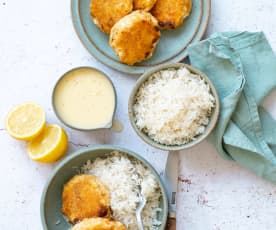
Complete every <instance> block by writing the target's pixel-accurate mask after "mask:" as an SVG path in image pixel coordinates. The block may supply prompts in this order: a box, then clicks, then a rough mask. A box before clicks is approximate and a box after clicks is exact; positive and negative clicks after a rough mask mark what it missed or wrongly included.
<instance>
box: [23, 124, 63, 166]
mask: <svg viewBox="0 0 276 230" xmlns="http://www.w3.org/2000/svg"><path fill="white" fill-rule="evenodd" d="M67 146H68V140H67V135H66V133H65V131H64V130H63V129H62V128H61V127H60V126H58V125H46V127H45V128H44V129H43V131H42V133H41V134H40V135H39V136H38V137H37V138H35V139H34V140H32V141H30V142H29V143H28V147H27V152H28V154H29V156H30V158H31V159H32V160H35V161H38V162H43V163H50V162H55V161H57V160H58V159H60V158H61V157H62V156H63V155H64V154H65V152H66V150H67Z"/></svg>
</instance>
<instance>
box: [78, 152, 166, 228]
mask: <svg viewBox="0 0 276 230" xmlns="http://www.w3.org/2000/svg"><path fill="white" fill-rule="evenodd" d="M81 172H82V173H87V174H92V175H96V176H98V177H99V178H100V179H101V181H102V182H103V183H104V184H106V186H108V188H109V191H110V194H111V201H110V202H111V208H112V211H113V218H114V219H116V220H119V221H121V222H122V223H124V224H125V225H126V227H127V229H129V230H138V226H137V222H136V215H135V210H136V207H137V204H138V203H139V194H140V193H141V192H142V194H143V195H144V196H145V197H146V198H147V203H146V206H145V208H144V209H143V212H142V218H143V223H144V227H145V229H151V230H157V229H159V228H158V226H159V225H160V224H161V223H160V222H159V221H158V220H157V214H158V212H159V211H161V209H160V208H159V198H160V195H161V192H160V187H159V185H158V182H157V180H156V178H155V176H154V175H153V174H152V173H151V171H150V170H149V169H147V168H146V167H145V166H144V165H143V164H142V163H141V162H140V161H138V160H136V159H134V158H130V157H128V156H127V155H126V154H124V153H121V152H118V151H114V152H112V153H110V155H109V156H108V157H106V158H97V159H96V160H95V161H93V162H91V161H87V163H86V164H85V165H84V166H83V167H82V170H81Z"/></svg>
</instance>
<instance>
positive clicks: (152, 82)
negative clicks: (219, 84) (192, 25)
mask: <svg viewBox="0 0 276 230" xmlns="http://www.w3.org/2000/svg"><path fill="white" fill-rule="evenodd" d="M128 114H129V119H130V122H131V125H132V127H133V128H134V130H135V132H136V133H137V134H138V135H139V136H140V137H141V138H142V140H144V141H145V142H146V143H148V144H150V145H151V146H153V147H156V148H159V149H162V150H167V151H177V150H182V149H185V148H189V147H192V146H194V145H195V144H197V143H199V142H201V141H202V140H204V139H205V138H206V137H207V136H208V135H209V134H210V132H211V131H212V130H213V128H214V127H215V125H216V122H217V120H218V116H219V97H218V94H217V91H216V89H215V87H214V85H213V83H212V82H211V81H210V80H209V78H208V77H207V76H206V75H205V74H204V73H202V72H201V71H199V70H198V69H196V68H194V67H192V66H191V65H187V64H183V63H171V64H164V65H160V66H158V67H156V68H153V69H151V70H150V71H147V72H145V73H144V74H143V75H142V76H141V77H140V78H139V79H138V81H137V82H136V84H135V86H134V88H133V90H132V92H131V94H130V97H129V102H128Z"/></svg>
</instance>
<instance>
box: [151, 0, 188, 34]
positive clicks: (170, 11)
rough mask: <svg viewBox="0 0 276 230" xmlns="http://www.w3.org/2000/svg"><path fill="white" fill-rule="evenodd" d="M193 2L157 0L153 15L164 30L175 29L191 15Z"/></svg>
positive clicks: (186, 0)
mask: <svg viewBox="0 0 276 230" xmlns="http://www.w3.org/2000/svg"><path fill="white" fill-rule="evenodd" d="M191 9H192V0H175V1H172V0H157V2H156V3H155V5H154V7H153V8H152V10H151V13H152V15H153V16H154V17H156V18H157V20H158V23H159V26H160V27H161V28H162V29H175V28H177V27H178V26H180V25H181V24H182V23H183V20H184V19H185V18H186V17H188V16H189V15H190V12H191Z"/></svg>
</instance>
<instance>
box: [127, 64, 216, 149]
mask: <svg viewBox="0 0 276 230" xmlns="http://www.w3.org/2000/svg"><path fill="white" fill-rule="evenodd" d="M180 67H186V68H187V69H188V70H189V71H190V72H192V73H195V74H197V75H199V76H201V77H202V78H203V79H204V80H205V81H206V82H207V83H208V84H209V86H210V90H211V93H212V95H213V96H214V97H215V101H216V105H215V108H214V109H213V111H212V114H211V117H210V121H209V124H208V125H207V126H206V128H205V131H204V133H202V134H201V135H199V136H197V137H196V139H195V140H193V141H190V142H188V143H186V144H183V145H164V144H160V143H158V142H156V141H154V140H153V139H151V138H150V137H149V136H148V135H147V134H146V133H144V132H143V131H141V130H140V129H139V128H138V127H137V125H136V123H135V114H134V111H133V105H134V103H135V100H136V94H137V91H138V89H139V88H140V86H141V85H142V84H143V83H144V82H145V81H146V80H148V78H149V77H150V76H151V75H152V74H153V73H155V72H158V71H160V70H165V69H168V68H180ZM219 106H220V105H219V97H218V93H217V91H216V89H215V86H214V85H213V83H212V82H211V81H210V79H209V78H208V77H207V76H206V75H205V74H204V73H202V72H201V71H199V70H198V69H196V68H194V67H192V66H191V65H187V64H183V63H171V64H164V65H160V66H158V67H155V68H153V69H151V70H149V71H147V72H145V73H144V74H143V75H142V76H141V77H140V78H139V79H138V81H137V82H136V84H135V86H134V88H133V89H132V91H131V94H130V97H129V101H128V115H129V120H130V123H131V125H132V127H133V129H134V130H135V132H136V133H137V134H138V136H139V137H140V138H141V139H142V140H143V141H145V142H146V143H147V144H149V145H151V146H153V147H155V148H158V149H161V150H165V151H177V150H183V149H186V148H190V147H192V146H194V145H196V144H198V143H199V142H201V141H203V140H204V139H205V138H206V137H207V136H208V135H209V134H210V133H211V131H212V130H213V128H214V127H215V125H216V123H217V120H218V117H219Z"/></svg>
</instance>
